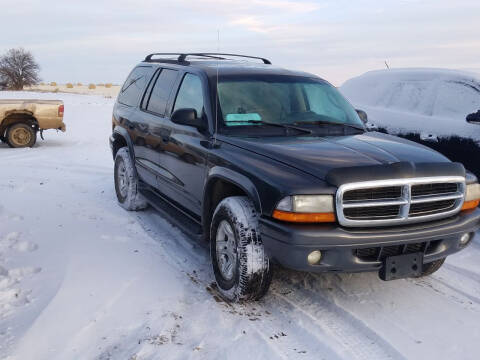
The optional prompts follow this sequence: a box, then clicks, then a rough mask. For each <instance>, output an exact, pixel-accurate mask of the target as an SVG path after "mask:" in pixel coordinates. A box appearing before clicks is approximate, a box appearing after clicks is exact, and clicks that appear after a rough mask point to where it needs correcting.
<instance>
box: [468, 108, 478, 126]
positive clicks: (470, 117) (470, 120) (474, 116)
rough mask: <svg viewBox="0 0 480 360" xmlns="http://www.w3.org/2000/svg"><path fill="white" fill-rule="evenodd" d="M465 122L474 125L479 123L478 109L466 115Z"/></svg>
mask: <svg viewBox="0 0 480 360" xmlns="http://www.w3.org/2000/svg"><path fill="white" fill-rule="evenodd" d="M467 122H468V123H470V124H474V125H480V110H478V111H477V112H476V113H472V114H469V115H467Z"/></svg>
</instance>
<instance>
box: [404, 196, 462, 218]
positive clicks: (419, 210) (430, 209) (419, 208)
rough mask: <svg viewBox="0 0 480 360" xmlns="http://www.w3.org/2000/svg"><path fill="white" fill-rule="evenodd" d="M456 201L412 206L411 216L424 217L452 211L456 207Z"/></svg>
mask: <svg viewBox="0 0 480 360" xmlns="http://www.w3.org/2000/svg"><path fill="white" fill-rule="evenodd" d="M455 203H456V200H455V199H453V200H442V201H434V202H426V203H419V204H412V205H410V213H409V216H423V215H430V214H438V213H441V212H443V211H448V210H451V209H453V208H454V207H455Z"/></svg>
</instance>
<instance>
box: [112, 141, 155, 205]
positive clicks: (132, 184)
mask: <svg viewBox="0 0 480 360" xmlns="http://www.w3.org/2000/svg"><path fill="white" fill-rule="evenodd" d="M114 181H115V192H116V194H117V200H118V203H119V204H120V206H121V207H123V208H124V209H126V210H130V211H136V210H143V209H145V208H146V207H147V206H148V203H147V202H146V200H145V198H144V197H143V196H142V194H140V192H139V190H138V177H137V174H136V172H135V168H134V165H133V161H132V158H131V157H130V153H129V151H128V148H126V147H123V148H121V149H120V150H118V152H117V154H116V156H115V168H114Z"/></svg>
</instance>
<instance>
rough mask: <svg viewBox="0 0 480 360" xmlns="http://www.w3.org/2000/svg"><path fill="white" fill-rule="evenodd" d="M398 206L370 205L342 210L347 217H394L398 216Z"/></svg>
mask: <svg viewBox="0 0 480 360" xmlns="http://www.w3.org/2000/svg"><path fill="white" fill-rule="evenodd" d="M399 211H400V206H398V205H394V206H372V207H354V208H348V209H345V210H344V211H343V213H344V215H345V217H346V218H348V219H372V218H390V219H392V218H395V217H397V216H398V213H399Z"/></svg>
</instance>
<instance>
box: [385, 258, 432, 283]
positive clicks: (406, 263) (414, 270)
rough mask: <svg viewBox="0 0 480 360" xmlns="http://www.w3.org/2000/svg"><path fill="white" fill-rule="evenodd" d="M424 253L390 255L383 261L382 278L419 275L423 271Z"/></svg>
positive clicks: (389, 278)
mask: <svg viewBox="0 0 480 360" xmlns="http://www.w3.org/2000/svg"><path fill="white" fill-rule="evenodd" d="M422 265H423V253H420V252H418V253H413V254H404V255H397V256H390V257H387V258H385V260H384V261H383V267H382V268H381V269H380V272H379V276H380V279H382V280H385V281H389V280H396V279H403V278H407V277H413V276H419V275H420V274H421V273H422Z"/></svg>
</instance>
